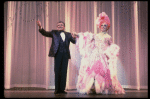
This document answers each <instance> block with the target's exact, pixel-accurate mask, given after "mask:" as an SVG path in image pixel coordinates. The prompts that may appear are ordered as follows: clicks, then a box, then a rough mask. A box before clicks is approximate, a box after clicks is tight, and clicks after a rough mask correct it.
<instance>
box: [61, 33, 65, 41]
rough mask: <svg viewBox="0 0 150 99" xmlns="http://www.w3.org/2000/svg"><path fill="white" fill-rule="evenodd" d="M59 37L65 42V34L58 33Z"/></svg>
mask: <svg viewBox="0 0 150 99" xmlns="http://www.w3.org/2000/svg"><path fill="white" fill-rule="evenodd" d="M60 36H61V38H62V40H63V41H65V33H64V32H61V33H60Z"/></svg>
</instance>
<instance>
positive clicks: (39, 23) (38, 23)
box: [37, 19, 41, 27]
mask: <svg viewBox="0 0 150 99" xmlns="http://www.w3.org/2000/svg"><path fill="white" fill-rule="evenodd" d="M37 25H38V26H39V27H41V22H40V21H39V19H38V21H37Z"/></svg>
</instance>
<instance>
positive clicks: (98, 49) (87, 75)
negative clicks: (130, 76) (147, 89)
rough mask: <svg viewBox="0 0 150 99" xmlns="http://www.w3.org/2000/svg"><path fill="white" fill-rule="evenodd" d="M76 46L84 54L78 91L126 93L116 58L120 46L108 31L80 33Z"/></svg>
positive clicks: (87, 92) (77, 85) (77, 86)
mask: <svg viewBox="0 0 150 99" xmlns="http://www.w3.org/2000/svg"><path fill="white" fill-rule="evenodd" d="M78 34H79V38H77V43H76V46H77V48H78V50H79V52H80V55H81V56H82V59H81V64H80V69H79V75H78V81H77V84H76V88H77V91H78V92H79V93H83V94H85V93H86V94H89V93H91V89H94V90H95V92H96V93H97V94H125V91H124V89H123V88H122V86H121V84H120V83H119V81H118V79H117V75H116V74H117V71H116V60H117V56H118V54H119V49H120V48H119V46H117V45H116V44H112V42H111V36H110V35H108V34H107V33H98V34H95V35H94V34H93V33H89V32H85V33H78Z"/></svg>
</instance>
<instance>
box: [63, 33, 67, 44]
mask: <svg viewBox="0 0 150 99" xmlns="http://www.w3.org/2000/svg"><path fill="white" fill-rule="evenodd" d="M64 34H65V43H66V45H68V37H67V33H66V32H64Z"/></svg>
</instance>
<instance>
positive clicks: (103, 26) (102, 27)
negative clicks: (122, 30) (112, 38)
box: [100, 22, 108, 32]
mask: <svg viewBox="0 0 150 99" xmlns="http://www.w3.org/2000/svg"><path fill="white" fill-rule="evenodd" d="M100 30H101V32H107V30H108V25H107V23H106V22H104V23H102V24H101V26H100Z"/></svg>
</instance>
